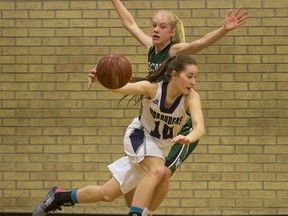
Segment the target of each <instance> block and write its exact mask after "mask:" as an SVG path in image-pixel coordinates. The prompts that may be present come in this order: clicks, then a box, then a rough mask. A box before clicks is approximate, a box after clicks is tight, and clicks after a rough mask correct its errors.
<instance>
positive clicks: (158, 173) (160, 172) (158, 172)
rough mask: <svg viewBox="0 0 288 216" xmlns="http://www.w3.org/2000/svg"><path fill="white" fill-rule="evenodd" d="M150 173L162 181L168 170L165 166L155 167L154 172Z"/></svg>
mask: <svg viewBox="0 0 288 216" xmlns="http://www.w3.org/2000/svg"><path fill="white" fill-rule="evenodd" d="M149 173H150V174H151V175H153V176H154V177H155V178H157V179H159V180H161V179H163V178H164V177H165V175H166V168H165V166H158V167H154V168H153V169H152V170H150V172H149Z"/></svg>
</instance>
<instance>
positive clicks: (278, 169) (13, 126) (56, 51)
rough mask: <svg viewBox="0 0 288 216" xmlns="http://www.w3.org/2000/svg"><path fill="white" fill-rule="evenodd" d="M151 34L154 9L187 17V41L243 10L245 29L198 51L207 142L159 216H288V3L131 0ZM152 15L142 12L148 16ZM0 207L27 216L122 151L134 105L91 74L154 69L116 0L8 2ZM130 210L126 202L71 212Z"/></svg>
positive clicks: (0, 113)
mask: <svg viewBox="0 0 288 216" xmlns="http://www.w3.org/2000/svg"><path fill="white" fill-rule="evenodd" d="M123 2H124V3H125V5H126V7H127V8H128V9H129V11H130V12H131V13H132V14H133V16H134V17H135V19H136V21H137V23H138V24H139V25H140V27H141V28H143V29H144V31H146V32H147V33H149V26H150V19H151V17H152V14H153V13H154V12H155V11H157V10H158V9H168V10H173V11H174V12H175V13H176V14H177V15H178V16H179V17H180V18H181V19H182V21H183V22H184V25H185V30H186V35H187V41H193V40H195V39H198V38H200V37H201V36H203V35H204V34H206V33H208V32H210V31H212V30H215V29H216V28H218V27H220V26H221V25H222V23H223V19H224V16H225V15H226V13H227V11H228V9H230V8H237V7H239V6H242V7H243V8H246V9H247V10H248V12H249V15H250V19H249V22H248V23H247V24H246V26H245V27H241V28H239V29H237V30H235V31H234V32H231V33H229V34H228V35H227V36H226V37H225V38H223V39H222V40H221V41H219V42H218V43H216V44H215V45H214V46H212V47H209V48H207V49H205V50H203V51H201V52H200V53H199V54H197V55H195V59H196V60H197V61H198V67H199V71H200V73H199V75H198V81H197V82H198V83H197V87H196V89H197V91H198V92H199V93H200V95H201V97H202V103H203V110H204V114H205V123H206V128H207V135H206V136H205V138H203V139H202V140H201V142H200V144H199V146H198V147H197V148H196V150H195V151H194V153H193V155H192V156H190V157H189V158H188V159H187V161H186V162H185V163H184V164H183V165H182V166H181V168H180V169H179V170H178V171H177V173H176V174H175V175H174V176H173V177H172V179H171V187H170V191H169V194H168V196H167V198H166V200H165V201H164V202H163V204H162V206H161V208H160V209H159V210H158V212H157V213H159V214H179V215H185V214H186V215H191V214H198V215H199V214H201V215H219V214H222V215H235V214H237V215H248V214H266V215H271V214H287V213H288V207H287V201H288V192H287V188H288V183H287V182H288V175H287V171H288V165H287V163H288V156H287V152H288V147H287V146H288V145H287V144H288V135H287V132H288V129H287V126H288V109H287V108H288V102H287V101H288V94H287V90H288V84H287V81H288V75H287V68H288V66H287V63H288V57H287V54H288V46H287V34H288V28H287V26H288V19H287V18H288V12H287V11H288V1H286V0H265V1H264V0H242V1H236V0H233V1H232V0H219V1H218V0H193V1H190V0H178V1H175V0H173V1H166V0H165V1H164V0H163V1H162V0H157V1H149V0H141V1H132V0H125V1H123ZM142 8H144V9H142ZM0 18H1V19H0V27H1V28H0V53H1V56H0V62H1V65H0V72H1V74H0V82H1V83H0V89H1V92H0V99H1V100H0V108H1V109H0V117H1V118H0V126H1V130H0V135H1V137H0V162H1V166H0V171H1V172H0V212H31V210H32V209H33V206H34V205H36V204H37V203H38V202H39V201H40V200H41V199H42V197H43V196H44V195H45V194H46V192H47V190H48V189H49V188H50V187H51V186H53V185H59V186H61V187H62V188H63V189H64V190H69V189H71V188H80V187H83V186H87V185H91V184H102V183H104V182H105V181H106V180H108V179H109V178H110V173H109V171H108V169H107V165H108V164H109V163H110V162H112V161H113V160H115V159H117V158H119V157H121V156H122V155H123V146H122V139H123V133H124V131H125V128H126V126H127V125H128V124H129V122H130V121H131V119H132V117H134V116H136V115H137V114H138V110H137V109H136V108H135V107H131V106H130V107H125V105H126V104H125V103H124V104H121V105H120V107H118V106H117V104H118V101H119V99H120V98H121V96H120V95H117V94H113V93H110V92H109V91H107V90H105V89H104V88H102V87H101V86H99V85H98V86H94V87H93V88H92V90H90V91H87V73H88V71H89V70H90V69H91V68H92V67H93V66H94V64H95V63H96V62H97V61H98V60H99V59H100V58H101V57H102V56H103V55H105V54H107V53H110V52H117V53H122V54H125V55H126V56H127V58H128V59H129V60H130V61H131V62H132V63H133V70H134V71H135V73H134V74H135V75H143V74H144V73H146V61H147V60H146V50H145V49H144V48H143V47H141V46H140V45H139V44H138V42H137V41H136V40H135V39H133V38H132V37H131V36H130V35H129V34H128V33H127V32H126V30H125V29H123V28H122V25H121V22H120V20H119V18H118V16H117V14H116V12H115V10H114V9H113V7H112V3H111V2H110V1H108V0H100V1H91V0H86V1H80V0H77V1H76V0H70V1H64V0H63V1H61V0H60V1H52V0H47V1H33V0H32V1H22V0H14V1H12V0H10V1H5V0H2V1H1V2H0ZM69 212H71V213H87V214H88V213H95V214H96V213H97V214H99V213H106V214H113V213H115V214H125V213H126V212H127V208H126V207H125V203H124V201H123V199H122V198H121V199H118V200H117V201H114V202H113V203H108V204H107V203H100V204H90V205H78V206H77V207H75V208H72V209H71V208H70V209H67V208H66V209H65V213H69Z"/></svg>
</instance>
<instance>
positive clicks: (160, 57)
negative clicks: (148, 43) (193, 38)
mask: <svg viewBox="0 0 288 216" xmlns="http://www.w3.org/2000/svg"><path fill="white" fill-rule="evenodd" d="M174 44H175V42H174V41H171V42H170V44H168V45H167V46H166V47H165V48H164V49H163V50H162V51H161V52H159V53H157V54H156V53H155V45H154V46H152V47H150V49H149V52H148V71H149V72H150V73H151V72H153V71H155V70H157V69H158V68H159V67H160V66H161V64H162V63H163V62H164V61H165V60H166V59H167V58H169V50H170V47H171V46H173V45H174ZM161 80H165V81H166V80H168V79H167V77H166V76H165V75H164V76H163V77H162V78H161Z"/></svg>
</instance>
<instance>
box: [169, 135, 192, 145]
mask: <svg viewBox="0 0 288 216" xmlns="http://www.w3.org/2000/svg"><path fill="white" fill-rule="evenodd" d="M171 142H172V143H174V144H176V143H180V144H190V143H192V141H191V140H190V139H189V138H188V137H186V136H183V135H181V134H179V135H177V136H176V137H174V138H173V139H172V141H171Z"/></svg>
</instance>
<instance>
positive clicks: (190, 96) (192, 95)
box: [185, 89, 200, 100]
mask: <svg viewBox="0 0 288 216" xmlns="http://www.w3.org/2000/svg"><path fill="white" fill-rule="evenodd" d="M185 96H186V99H187V100H192V99H194V100H200V95H199V93H198V92H197V91H195V90H194V89H191V91H190V92H189V93H188V94H187V95H185Z"/></svg>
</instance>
